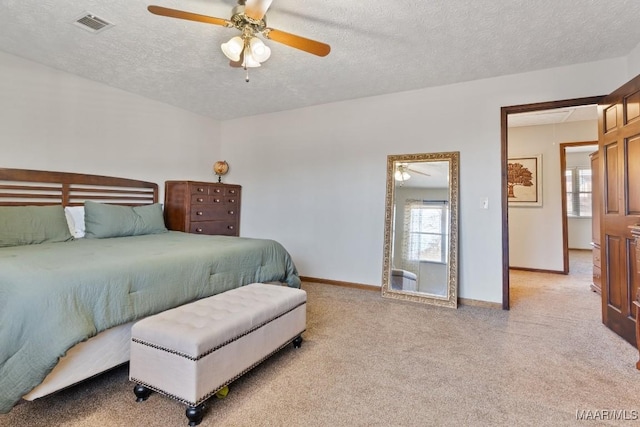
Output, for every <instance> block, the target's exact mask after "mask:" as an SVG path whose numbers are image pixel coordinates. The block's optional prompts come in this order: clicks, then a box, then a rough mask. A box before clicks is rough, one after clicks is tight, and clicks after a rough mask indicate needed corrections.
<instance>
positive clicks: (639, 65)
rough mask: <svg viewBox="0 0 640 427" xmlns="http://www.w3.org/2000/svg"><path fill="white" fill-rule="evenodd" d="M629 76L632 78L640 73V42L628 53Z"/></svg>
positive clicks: (629, 78)
mask: <svg viewBox="0 0 640 427" xmlns="http://www.w3.org/2000/svg"><path fill="white" fill-rule="evenodd" d="M627 67H628V70H629V72H628V78H627V80H631V79H632V78H634V77H635V76H637V75H638V74H640V43H639V44H638V46H636V47H635V49H633V50H632V51H631V52H630V53H629V55H627Z"/></svg>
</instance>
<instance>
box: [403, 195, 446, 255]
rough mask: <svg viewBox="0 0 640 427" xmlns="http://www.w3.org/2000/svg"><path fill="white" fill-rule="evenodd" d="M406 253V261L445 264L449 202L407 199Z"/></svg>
mask: <svg viewBox="0 0 640 427" xmlns="http://www.w3.org/2000/svg"><path fill="white" fill-rule="evenodd" d="M405 224H406V229H405V254H404V258H405V260H407V261H413V262H419V261H434V262H442V263H446V262H447V258H448V255H449V254H448V251H447V248H448V245H447V241H448V239H449V203H448V202H447V201H423V200H407V204H406V205H405Z"/></svg>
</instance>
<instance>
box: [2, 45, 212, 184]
mask: <svg viewBox="0 0 640 427" xmlns="http://www.w3.org/2000/svg"><path fill="white" fill-rule="evenodd" d="M0 148H1V154H0V167H11V168H26V169H43V170H58V171H66V172H80V173H92V174H100V175H109V176H122V177H126V178H137V179H141V180H146V181H153V182H157V183H158V184H159V186H160V191H161V193H162V191H163V187H164V181H165V180H167V179H186V178H194V179H197V178H200V179H212V178H213V174H212V172H210V171H211V166H212V164H213V162H215V161H216V160H218V159H219V158H220V123H219V122H217V121H215V120H213V119H210V118H207V117H203V116H200V115H197V114H193V113H189V112H187V111H184V110H180V109H178V108H175V107H171V106H168V105H166V104H162V103H159V102H156V101H152V100H149V99H147V98H143V97H141V96H138V95H133V94H131V93H128V92H124V91H122V90H119V89H114V88H112V87H109V86H106V85H103V84H101V83H97V82H93V81H90V80H86V79H83V78H80V77H77V76H74V75H71V74H68V73H64V72H61V71H58V70H55V69H52V68H49V67H45V66H42V65H40V64H37V63H34V62H31V61H28V60H25V59H22V58H19V57H17V56H13V55H9V54H7V53H3V52H0Z"/></svg>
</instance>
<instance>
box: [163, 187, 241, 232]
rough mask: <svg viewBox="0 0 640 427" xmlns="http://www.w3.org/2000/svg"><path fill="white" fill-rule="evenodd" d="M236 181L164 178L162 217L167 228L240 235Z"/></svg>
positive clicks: (238, 199) (238, 198)
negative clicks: (170, 179)
mask: <svg viewBox="0 0 640 427" xmlns="http://www.w3.org/2000/svg"><path fill="white" fill-rule="evenodd" d="M241 190H242V187H241V186H239V185H231V184H222V183H215V182H198V181H167V182H166V183H165V189H164V220H165V223H166V225H167V228H168V229H169V230H176V231H186V232H187V233H195V234H223V235H226V236H239V235H240V192H241Z"/></svg>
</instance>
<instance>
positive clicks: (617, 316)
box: [598, 75, 640, 345]
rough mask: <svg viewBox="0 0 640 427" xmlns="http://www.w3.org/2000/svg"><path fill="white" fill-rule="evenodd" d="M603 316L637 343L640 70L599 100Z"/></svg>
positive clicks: (630, 340)
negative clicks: (635, 229) (634, 228)
mask: <svg viewBox="0 0 640 427" xmlns="http://www.w3.org/2000/svg"><path fill="white" fill-rule="evenodd" d="M599 113H600V114H599V115H600V118H599V125H598V133H599V150H598V151H599V154H600V171H601V178H600V183H599V184H600V191H601V193H600V194H601V197H602V199H601V201H602V207H601V209H600V214H601V215H600V218H601V229H600V244H601V253H602V261H601V265H602V321H603V323H604V324H605V325H606V326H607V327H609V328H610V329H612V330H613V331H614V332H616V333H617V334H618V335H620V336H621V337H622V338H624V339H625V340H627V341H628V342H630V343H631V344H633V345H636V335H635V319H636V312H635V307H634V305H633V301H634V300H635V299H636V294H637V291H638V281H639V279H638V275H637V271H638V269H637V261H636V256H635V250H636V249H635V245H634V244H633V236H632V235H631V229H630V226H632V225H634V224H638V223H640V75H639V76H637V77H636V78H634V79H633V80H631V81H630V82H628V83H627V84H625V85H624V86H622V87H621V88H620V89H618V90H616V91H615V92H613V93H612V94H611V95H608V96H606V97H604V98H603V100H602V101H601V102H600V103H599Z"/></svg>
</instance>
